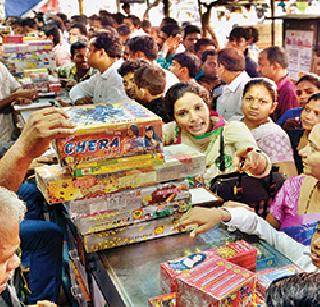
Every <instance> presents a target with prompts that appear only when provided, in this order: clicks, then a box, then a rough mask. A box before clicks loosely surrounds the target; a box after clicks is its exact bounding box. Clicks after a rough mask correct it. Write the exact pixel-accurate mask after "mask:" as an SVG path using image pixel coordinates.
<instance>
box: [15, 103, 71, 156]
mask: <svg viewBox="0 0 320 307" xmlns="http://www.w3.org/2000/svg"><path fill="white" fill-rule="evenodd" d="M73 128H74V125H73V124H72V123H71V122H70V121H69V120H68V116H67V115H66V114H65V112H64V111H63V110H62V109H58V108H46V109H42V110H40V111H36V112H34V113H32V114H31V116H30V118H29V119H28V121H27V123H26V125H25V127H24V129H23V131H22V133H21V135H20V137H19V139H18V140H17V143H18V145H19V148H20V150H21V151H22V153H23V155H25V156H27V157H30V158H37V157H39V156H40V155H42V154H43V153H44V152H45V151H46V150H47V149H48V147H49V144H50V142H51V141H52V140H53V139H58V138H66V137H67V136H69V135H71V134H74V129H73Z"/></svg>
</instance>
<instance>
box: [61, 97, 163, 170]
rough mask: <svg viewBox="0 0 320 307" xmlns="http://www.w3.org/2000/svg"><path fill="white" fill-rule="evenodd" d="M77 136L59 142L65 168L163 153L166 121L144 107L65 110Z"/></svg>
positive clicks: (107, 105) (83, 107) (112, 106)
mask: <svg viewBox="0 0 320 307" xmlns="http://www.w3.org/2000/svg"><path fill="white" fill-rule="evenodd" d="M64 111H65V112H66V114H67V115H68V116H69V120H70V121H71V122H72V123H73V124H74V125H75V133H74V135H72V136H69V137H68V138H66V139H58V140H56V149H57V152H58V158H59V160H60V163H61V165H63V166H66V165H69V166H75V165H77V164H78V163H81V162H89V161H90V162H96V161H103V160H105V159H108V158H119V157H124V156H134V155H138V154H145V153H161V152H162V120H161V118H160V117H158V116H156V115H155V114H153V113H152V112H150V111H149V110H147V109H146V108H144V107H143V106H142V105H140V104H138V103H135V102H129V103H118V104H116V103H114V104H104V105H90V106H82V107H72V108H64Z"/></svg>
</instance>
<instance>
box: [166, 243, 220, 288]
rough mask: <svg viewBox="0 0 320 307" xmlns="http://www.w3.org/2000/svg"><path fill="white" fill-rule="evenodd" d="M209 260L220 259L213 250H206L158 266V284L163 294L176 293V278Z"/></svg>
mask: <svg viewBox="0 0 320 307" xmlns="http://www.w3.org/2000/svg"><path fill="white" fill-rule="evenodd" d="M210 259H215V260H216V259H220V258H219V257H218V256H217V253H216V251H215V250H214V249H208V250H205V251H201V252H198V253H193V254H191V255H189V256H187V257H182V258H178V259H174V260H168V261H167V262H164V263H161V264H160V282H161V289H162V292H163V293H168V292H176V291H177V289H178V288H177V278H178V276H180V275H181V274H184V273H186V272H189V271H190V270H193V269H194V268H196V267H197V266H198V265H202V264H204V263H206V262H207V261H209V260H210Z"/></svg>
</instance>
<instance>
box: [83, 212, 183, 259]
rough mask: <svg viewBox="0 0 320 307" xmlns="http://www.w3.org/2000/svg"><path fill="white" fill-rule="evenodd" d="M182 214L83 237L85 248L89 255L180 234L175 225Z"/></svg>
mask: <svg viewBox="0 0 320 307" xmlns="http://www.w3.org/2000/svg"><path fill="white" fill-rule="evenodd" d="M180 217H181V214H176V215H174V216H170V217H166V218H162V219H158V220H153V221H150V222H144V223H140V224H134V225H130V226H125V227H119V228H115V229H112V230H107V231H102V232H98V233H94V234H89V235H85V236H83V243H84V248H85V250H86V251H87V252H88V253H91V252H96V251H98V250H104V249H110V248H114V247H117V246H122V245H129V244H133V243H137V242H142V241H148V240H152V239H155V238H160V237H165V236H170V235H175V234H178V233H179V231H178V230H177V229H176V227H175V225H176V223H177V221H178V220H179V218H180Z"/></svg>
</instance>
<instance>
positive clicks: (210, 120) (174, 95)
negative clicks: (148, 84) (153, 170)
mask: <svg viewBox="0 0 320 307" xmlns="http://www.w3.org/2000/svg"><path fill="white" fill-rule="evenodd" d="M165 103H166V110H167V113H168V117H169V120H171V122H170V123H168V124H166V125H165V126H164V127H163V137H164V143H165V144H167V145H168V144H172V143H176V144H177V143H183V144H186V145H189V146H190V147H192V148H195V149H197V150H198V151H200V152H202V153H205V154H206V157H207V172H206V174H205V181H206V183H209V182H210V180H211V179H212V178H213V177H215V176H217V175H218V174H219V162H220V159H219V158H220V136H221V133H222V132H223V135H224V142H225V148H224V152H225V164H226V172H231V171H233V170H234V166H233V160H234V158H235V157H236V155H237V152H243V151H248V154H247V157H246V158H247V159H246V162H245V166H246V167H247V171H249V172H251V173H252V174H254V175H256V176H259V175H261V174H262V173H264V171H265V170H266V168H267V166H268V162H269V160H268V159H267V157H266V156H265V155H264V154H261V153H257V152H256V151H254V150H253V151H251V150H252V149H254V148H257V144H256V141H255V140H254V138H253V136H252V135H251V133H250V131H249V129H248V128H247V127H246V125H245V124H244V123H242V122H239V121H233V122H228V123H225V122H224V119H223V118H221V117H219V116H218V114H217V113H215V112H210V111H209V109H208V106H207V104H206V103H205V102H204V101H203V99H202V97H201V91H200V88H199V87H198V86H196V85H194V84H189V83H178V84H176V85H174V86H172V87H171V88H170V89H169V90H168V92H167V95H166V99H165ZM248 149H250V150H248Z"/></svg>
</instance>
